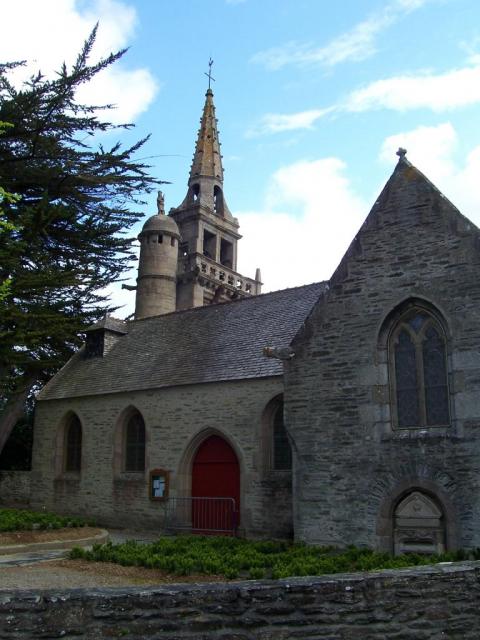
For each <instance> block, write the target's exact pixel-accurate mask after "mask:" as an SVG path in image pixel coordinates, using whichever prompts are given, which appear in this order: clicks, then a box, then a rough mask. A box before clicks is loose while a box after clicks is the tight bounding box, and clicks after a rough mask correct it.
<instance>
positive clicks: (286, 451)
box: [272, 399, 292, 471]
mask: <svg viewBox="0 0 480 640" xmlns="http://www.w3.org/2000/svg"><path fill="white" fill-rule="evenodd" d="M272 466H273V469H274V470H275V471H286V470H289V469H291V468H292V450H291V448H290V442H289V441H288V436H287V431H286V429H285V425H284V423H283V399H282V400H280V401H279V402H278V406H277V408H276V410H275V412H274V414H273V420H272Z"/></svg>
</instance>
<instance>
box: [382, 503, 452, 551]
mask: <svg viewBox="0 0 480 640" xmlns="http://www.w3.org/2000/svg"><path fill="white" fill-rule="evenodd" d="M445 549H446V536H445V517H444V512H443V509H442V507H441V506H440V504H439V503H438V502H437V501H436V500H434V499H433V498H432V497H431V496H428V495H427V494H425V493H423V492H421V491H412V492H411V493H409V494H407V495H406V496H404V497H403V498H402V499H401V500H400V501H399V502H398V503H397V505H396V507H395V509H394V512H393V550H394V553H395V555H399V554H402V553H422V554H423V553H424V554H433V553H443V552H444V551H445Z"/></svg>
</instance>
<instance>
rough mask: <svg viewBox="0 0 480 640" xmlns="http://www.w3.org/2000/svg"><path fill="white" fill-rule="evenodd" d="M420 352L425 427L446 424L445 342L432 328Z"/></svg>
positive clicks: (426, 334) (427, 332)
mask: <svg viewBox="0 0 480 640" xmlns="http://www.w3.org/2000/svg"><path fill="white" fill-rule="evenodd" d="M422 351H423V375H424V380H425V409H426V418H427V425H435V424H439V425H440V424H448V422H449V415H448V386H447V367H446V362H445V342H444V340H443V339H442V337H441V336H440V335H439V333H438V332H437V331H436V329H435V328H434V327H429V328H428V329H427V331H426V333H425V338H424V341H423V349H422Z"/></svg>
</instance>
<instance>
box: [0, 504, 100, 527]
mask: <svg viewBox="0 0 480 640" xmlns="http://www.w3.org/2000/svg"><path fill="white" fill-rule="evenodd" d="M87 524H93V522H87V521H86V520H85V519H84V518H77V517H73V516H57V515H55V514H54V513H47V512H38V511H20V510H17V509H0V531H25V530H32V529H61V528H63V527H84V526H86V525H87Z"/></svg>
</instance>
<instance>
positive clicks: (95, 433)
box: [32, 377, 292, 537]
mask: <svg viewBox="0 0 480 640" xmlns="http://www.w3.org/2000/svg"><path fill="white" fill-rule="evenodd" d="M282 390H283V385H282V379H281V378H280V377H275V378H266V379H257V380H246V381H239V382H223V383H210V384H204V385H195V386H182V387H175V388H170V389H161V390H149V391H143V392H132V393H128V394H111V395H104V396H98V397H97V398H95V399H92V397H88V398H73V399H69V400H65V401H63V400H55V401H43V402H39V403H38V404H37V410H36V411H37V414H36V422H35V436H34V437H35V446H34V459H33V485H32V486H34V487H35V489H34V491H33V492H32V505H33V506H35V507H46V508H47V509H52V510H54V511H58V512H65V513H76V514H79V515H86V516H89V517H92V518H95V519H96V520H97V521H98V523H102V524H110V525H116V526H132V527H137V528H138V527H148V528H159V527H161V526H162V523H163V513H164V511H163V505H162V503H158V502H153V501H151V500H150V499H149V497H148V482H147V481H148V472H149V470H151V469H157V468H160V469H164V470H167V471H168V472H169V474H170V495H172V496H186V495H189V491H190V476H189V473H190V471H189V469H190V468H191V458H192V456H193V453H194V447H193V445H192V444H191V442H192V440H193V439H194V438H196V442H197V443H198V444H199V442H200V441H201V440H202V437H203V434H205V436H206V435H207V434H212V433H216V434H219V435H222V436H224V437H225V438H226V439H227V441H228V442H229V443H230V444H231V446H232V447H233V448H234V450H235V451H236V453H237V456H238V458H239V462H240V469H241V503H242V504H241V523H240V527H241V528H240V532H241V533H244V534H247V535H251V536H262V537H268V536H274V537H288V536H289V535H291V531H292V511H291V480H290V478H291V476H290V474H287V475H288V477H286V474H285V472H280V473H278V472H274V471H271V470H270V469H268V468H267V467H266V464H265V459H266V456H265V450H264V449H265V446H266V445H265V425H264V424H263V421H262V419H263V413H264V410H265V407H266V406H267V404H268V403H269V401H270V400H271V399H272V398H274V397H275V396H277V395H278V394H279V393H281V392H282ZM128 407H135V408H136V409H137V410H138V411H140V413H141V414H142V416H143V418H144V421H145V426H146V434H147V454H146V471H145V473H140V474H138V473H137V474H135V473H134V474H132V473H125V472H123V473H122V472H121V471H120V469H119V468H118V467H117V468H116V467H115V455H118V452H115V450H114V449H115V429H116V428H117V424H118V421H119V418H120V417H121V416H122V414H123V413H124V412H125V410H126V409H127V408H128ZM69 411H73V412H75V413H76V415H78V417H79V418H80V421H81V423H82V429H83V434H82V470H81V474H80V476H75V475H71V474H65V473H62V472H61V466H60V467H59V465H58V460H57V458H58V455H59V446H60V445H59V439H58V433H59V430H60V429H61V428H62V420H63V419H64V418H65V416H66V415H67V414H68V412H69ZM198 434H202V436H201V437H200V440H198V437H197V436H198ZM267 441H268V437H267ZM192 447H193V448H192ZM120 455H121V453H120ZM37 496H38V497H37Z"/></svg>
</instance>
